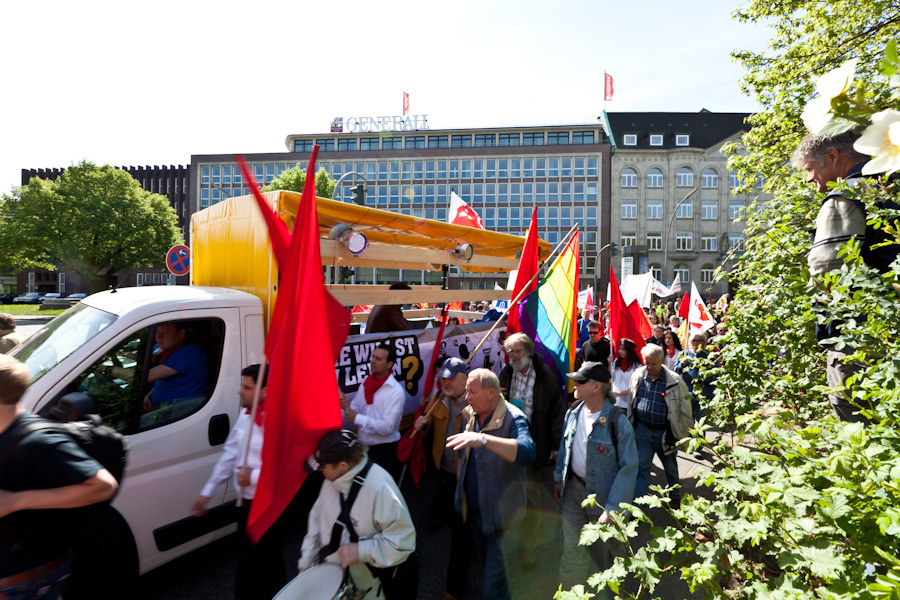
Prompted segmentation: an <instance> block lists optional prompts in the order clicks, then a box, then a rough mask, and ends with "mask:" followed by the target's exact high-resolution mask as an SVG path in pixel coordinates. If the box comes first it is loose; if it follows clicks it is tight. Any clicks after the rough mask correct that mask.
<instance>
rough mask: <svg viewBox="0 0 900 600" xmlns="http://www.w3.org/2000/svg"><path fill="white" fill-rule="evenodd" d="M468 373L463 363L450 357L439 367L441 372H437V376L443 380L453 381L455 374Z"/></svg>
mask: <svg viewBox="0 0 900 600" xmlns="http://www.w3.org/2000/svg"><path fill="white" fill-rule="evenodd" d="M468 371H469V368H468V367H467V366H466V363H465V361H463V360H462V359H460V358H456V357H455V356H451V357H450V358H448V359H447V360H445V361H444V364H443V365H441V370H440V371H438V374H437V376H438V377H441V378H443V379H453V378H454V377H456V375H457V373H467V372H468Z"/></svg>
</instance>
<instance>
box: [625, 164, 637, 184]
mask: <svg viewBox="0 0 900 600" xmlns="http://www.w3.org/2000/svg"><path fill="white" fill-rule="evenodd" d="M622 187H623V188H636V187H637V173H636V172H635V170H634V169H632V168H627V169H623V170H622Z"/></svg>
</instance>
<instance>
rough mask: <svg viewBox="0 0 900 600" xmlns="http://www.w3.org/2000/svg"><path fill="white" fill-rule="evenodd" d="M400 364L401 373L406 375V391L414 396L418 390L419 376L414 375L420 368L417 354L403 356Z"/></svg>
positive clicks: (420, 364)
mask: <svg viewBox="0 0 900 600" xmlns="http://www.w3.org/2000/svg"><path fill="white" fill-rule="evenodd" d="M400 365H401V366H402V367H403V373H404V374H405V376H406V391H407V392H409V395H410V396H415V395H416V394H418V392H419V378H418V377H416V374H417V373H419V370H420V369H421V368H422V363H421V362H420V361H419V357H418V356H415V355H413V354H410V355H409V356H406V357H404V359H403V360H402V361H401V362H400Z"/></svg>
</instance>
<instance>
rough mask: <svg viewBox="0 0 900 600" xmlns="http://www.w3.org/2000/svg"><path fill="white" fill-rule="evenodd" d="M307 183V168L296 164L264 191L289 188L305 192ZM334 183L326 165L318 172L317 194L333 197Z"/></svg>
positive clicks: (321, 196)
mask: <svg viewBox="0 0 900 600" xmlns="http://www.w3.org/2000/svg"><path fill="white" fill-rule="evenodd" d="M305 183H306V169H303V168H302V167H300V165H295V166H293V167H291V168H290V169H287V170H286V171H284V172H283V173H282V174H281V175H279V176H278V177H276V178H275V179H273V180H272V181H271V183H269V184H268V185H267V186H265V187H263V188H262V191H264V192H274V191H275V190H289V191H292V192H300V193H303V185H304V184H305ZM334 185H335V181H334V179H332V178H331V176H330V175H328V171H326V170H325V168H324V167H323V168H320V169H319V170H318V171H317V172H316V196H318V197H319V198H331V194H332V193H334Z"/></svg>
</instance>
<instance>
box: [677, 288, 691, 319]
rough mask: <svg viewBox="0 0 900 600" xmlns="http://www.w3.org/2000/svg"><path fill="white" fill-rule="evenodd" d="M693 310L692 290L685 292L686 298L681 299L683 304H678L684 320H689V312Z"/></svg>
mask: <svg viewBox="0 0 900 600" xmlns="http://www.w3.org/2000/svg"><path fill="white" fill-rule="evenodd" d="M690 310H691V294H690V292H685V293H684V298H682V299H681V304H679V305H678V316H679V317H681V320H682V321H687V318H688V314H690Z"/></svg>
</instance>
